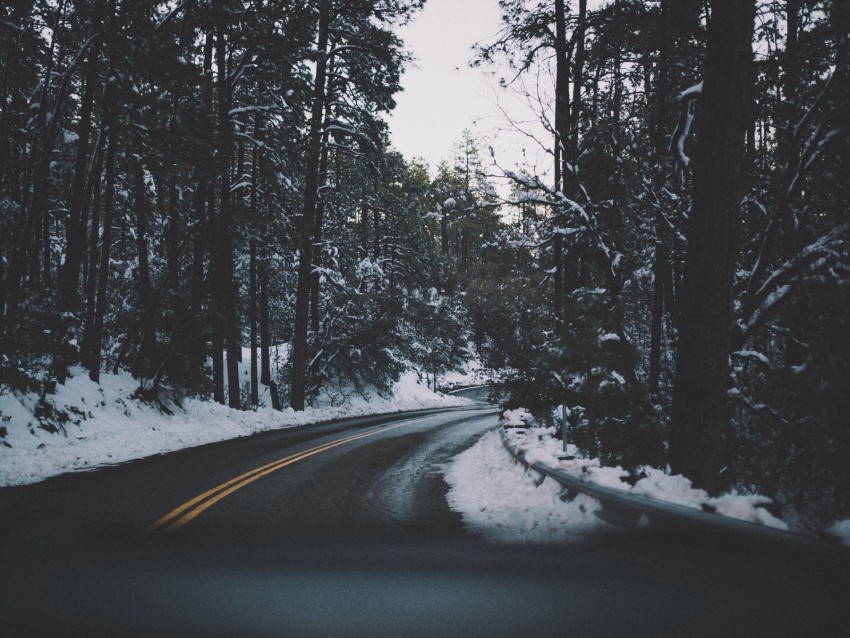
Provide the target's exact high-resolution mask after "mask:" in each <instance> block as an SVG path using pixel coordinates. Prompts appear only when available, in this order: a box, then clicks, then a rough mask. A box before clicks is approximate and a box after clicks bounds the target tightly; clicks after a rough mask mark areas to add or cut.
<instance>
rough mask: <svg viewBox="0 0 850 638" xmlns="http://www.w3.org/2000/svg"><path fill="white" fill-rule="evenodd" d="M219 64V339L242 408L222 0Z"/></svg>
mask: <svg viewBox="0 0 850 638" xmlns="http://www.w3.org/2000/svg"><path fill="white" fill-rule="evenodd" d="M213 9H214V11H215V12H216V31H217V35H216V65H217V66H218V125H219V129H218V135H219V140H218V141H219V144H218V174H219V188H220V195H219V200H220V203H219V208H220V212H219V228H218V230H219V242H218V244H219V245H218V249H219V275H220V277H221V279H220V281H219V289H220V291H221V295H222V305H221V311H222V312H223V314H224V317H223V319H224V321H223V322H222V323H223V326H222V327H223V329H224V330H223V334H222V335H221V337H220V339H221V340H222V341H223V342H224V344H225V345H226V348H227V398H228V401H227V403H228V405H229V406H230V407H231V408H240V407H242V401H241V398H240V395H239V355H240V353H239V317H238V313H237V309H236V286H235V280H234V272H233V270H234V265H233V232H234V230H235V229H234V224H233V211H232V210H231V206H230V164H229V162H230V152H231V147H232V145H233V140H232V132H231V125H230V114H229V110H230V96H229V91H230V90H229V86H228V79H227V41H226V39H225V13H224V10H223V8H222V6H221V0H215V2H214V3H213Z"/></svg>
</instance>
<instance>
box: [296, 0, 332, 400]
mask: <svg viewBox="0 0 850 638" xmlns="http://www.w3.org/2000/svg"><path fill="white" fill-rule="evenodd" d="M329 28H330V7H329V2H328V0H323V1H322V2H321V3H320V8H319V33H318V55H319V58H318V60H317V62H316V77H315V82H314V86H313V105H312V112H311V115H310V134H309V142H308V144H309V146H308V149H307V172H306V179H305V185H304V214H303V216H302V219H301V233H300V235H301V236H300V240H299V256H298V288H297V291H296V296H295V330H294V335H293V339H292V393H291V396H290V403H291V405H292V409H293V410H296V411H300V410H303V409H304V407H305V401H306V398H307V397H306V395H307V328H308V325H307V324H308V320H309V316H308V314H309V309H310V278H311V277H310V275H311V270H312V266H313V259H312V253H313V232H314V230H315V229H314V223H315V215H316V205H317V201H318V195H319V163H320V159H321V146H322V118H323V113H324V105H325V83H326V79H327V63H328V60H327V49H328V32H329Z"/></svg>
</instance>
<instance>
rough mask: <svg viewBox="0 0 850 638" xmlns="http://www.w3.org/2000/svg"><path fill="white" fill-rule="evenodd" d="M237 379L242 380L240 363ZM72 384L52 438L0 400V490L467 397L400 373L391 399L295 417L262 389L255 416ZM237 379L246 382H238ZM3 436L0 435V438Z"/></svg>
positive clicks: (350, 399) (11, 397) (127, 381)
mask: <svg viewBox="0 0 850 638" xmlns="http://www.w3.org/2000/svg"><path fill="white" fill-rule="evenodd" d="M244 359H245V362H246V363H244V364H242V365H241V366H240V368H242V369H240V376H242V375H246V374H247V365H248V364H247V357H245V358H244ZM72 372H73V378H70V379H68V380H67V382H66V383H65V385H63V386H59V387H58V389H57V391H56V394H53V395H48V397H47V399H48V401H49V403H50V404H51V408H52V410H53V411H54V415H59V414H64V415H66V416H62V417H61V418H60V419H56V418H55V417H54V419H53V420H54V421H57V420H59V421H61V419H65V418H67V420H65V421H64V422H63V423H62V424H61V429H60V431H59V432H58V433H50V432H48V431H46V430H44V429H42V428H41V427H40V425H39V420H38V419H37V418H36V416H35V414H34V413H35V411H36V408H37V403H38V396H36V395H33V394H30V395H15V394H12V393H10V392H8V390H7V391H6V393H5V394H2V396H0V427H2V428H4V429H5V435H4V436H0V486H8V485H21V484H25V483H34V482H36V481H40V480H43V479H45V478H47V477H49V476H53V475H56V474H62V473H64V472H71V471H79V470H90V469H93V468H97V467H101V466H104V465H112V464H115V463H121V462H124V461H129V460H132V459H138V458H142V457H145V456H151V455H154V454H162V453H164V452H171V451H174V450H179V449H182V448H187V447H193V446H197V445H203V444H205V443H212V442H215V441H222V440H226V439H232V438H236V437H240V436H247V435H249V434H254V433H256V432H262V431H266V430H275V429H281V428H288V427H294V426H298V425H305V424H309V423H317V422H320V421H327V420H331V419H337V418H344V417H352V416H360V415H367V414H380V413H387V412H400V411H405V410H416V409H422V408H435V407H450V406H458V405H465V404H467V403H469V401H468V400H467V399H463V398H460V397H453V396H448V395H444V394H436V393H434V392H432V391H431V390H429V389H428V388H427V387H426V385H425V381H424V379H421V380H420V378H419V375H418V374H417V373H416V372H408V373H406V374H405V375H403V376H402V377H401V378H400V379H399V381H398V382H397V383H396V384H395V387H394V388H393V393H392V395H391V396H389V395H387V396H371V397H370V398H369V399H366V398H363V397H361V396H359V395H357V394H353V393H351V394H349V395H348V396H347V402H345V403H342V404H340V399H341V395H339V394H337V395H334V394H330V395H328V396H323V397H320V402H319V406H318V407H315V408H308V409H307V410H304V411H303V412H294V411H293V410H292V409H289V408H287V409H284V410H283V411H282V412H278V411H275V410H272V409H271V408H270V407H266V406H267V405H268V403H269V402H268V390H267V389H264V390H265V396H261V404H262V407H260V408H259V409H257V410H250V411H240V410H232V409H230V408H227V407H225V406H222V405H219V404H217V403H214V402H212V401H208V400H207V401H204V400H199V399H184V400H183V401H182V402H181V403H180V405H168V406H167V407H168V408H169V409H170V410H171V411H173V415H169V414H167V413H165V412H163V410H161V409H160V408H159V407H158V406H156V405H152V404H149V403H144V402H141V401H138V400H135V399H132V398H131V396H132V395H133V393H134V392H135V391H136V389H137V388H138V381H136V380H134V379H133V378H132V377H131V376H130V375H129V374H126V373H122V374H117V375H113V374H102V375H101V383H100V385H97V384H95V383H92V382H91V381H90V380H89V378H88V376H87V374H86V371H85V370H83V369H82V368H77V369H74V370H73V371H72ZM243 378H247V376H244V377H243ZM2 433H3V430H0V434H2Z"/></svg>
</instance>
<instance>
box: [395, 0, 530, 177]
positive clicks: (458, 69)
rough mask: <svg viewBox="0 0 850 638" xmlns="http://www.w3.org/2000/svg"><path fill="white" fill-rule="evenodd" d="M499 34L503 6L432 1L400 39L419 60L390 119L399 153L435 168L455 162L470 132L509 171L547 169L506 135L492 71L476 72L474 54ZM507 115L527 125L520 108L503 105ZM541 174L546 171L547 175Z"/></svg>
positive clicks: (504, 101) (525, 143) (473, 0)
mask: <svg viewBox="0 0 850 638" xmlns="http://www.w3.org/2000/svg"><path fill="white" fill-rule="evenodd" d="M499 27H500V12H499V7H498V3H497V0H427V2H426V3H425V8H424V9H423V10H422V11H421V12H420V13H419V14H418V15H417V16H416V18H415V19H414V21H413V22H412V23H411V24H410V25H408V26H406V27H405V28H403V29H402V30H401V31H400V36H401V37H402V39H403V40H404V42H405V43H406V45H407V48H408V50H409V51H411V52H412V53H413V54H414V55H415V56H416V58H417V62H416V67H415V68H410V69H409V70H408V71H407V72H406V73H405V74H404V76H403V77H402V86H403V87H404V91H403V92H402V93H400V94H398V95H397V96H396V101H397V102H398V106H397V107H396V109H395V111H394V112H393V113H392V114H391V115H390V117H389V125H390V132H391V139H392V142H393V145H394V146H395V147H396V149H398V150H399V151H400V152H401V153H402V154H403V155H404V156H405V157H407V158H408V159H412V158H414V157H421V158H423V159H425V160H426V161H427V162H428V163H429V164H431V165H432V166H436V165H437V164H438V163H439V161H440V160H441V159H450V157H451V150H452V146H453V145H454V144H455V143H456V142H457V141H458V140H459V139H460V136H461V134H462V132H463V130H464V129H465V128H468V129H470V130H471V131H472V132H473V134H475V135H476V136H478V137H480V138H482V139H483V142H484V143H483V145H482V146H483V148H482V151H483V152H484V155H485V158H484V159H486V160H488V161H489V153H488V151H487V147H488V146H489V145H492V146H493V147H494V148H495V149H496V157H497V159H498V160H499V163H500V165H502V166H503V167H504V168H509V169H515V168H516V165H517V164H518V163H522V162H523V157H524V156H523V151H525V154H526V157H529V160H530V163H532V164H534V163H535V162H537V163H538V164H540V163H541V162H542V163H543V164H545V160H541V159H540V157H538V155H539V151H538V149H537V148H536V146H537V145H536V144H535V143H533V142H530V141H529V140H527V139H523V138H522V137H521V136H517V135H515V134H511V133H509V132H506V131H505V130H504V129H505V128H506V122H505V120H504V118H503V117H501V115H500V108H499V106H497V105H496V100H497V97H496V96H497V94H499V93H500V92H499V91H497V90H496V89H497V80H496V79H495V78H494V77H493V76H492V70H483V69H471V68H469V62H470V60H471V59H472V57H473V52H472V46H473V44H475V43H476V42H480V41H486V40H492V39H493V37H494V36H495V35H496V34H497V33H498V31H499ZM499 102H500V104H501V107H502V108H506V109H507V110H509V111H510V112H511V113H512V114H513V115H514V116H515V117H516V118H519V119H523V118H525V119H528V117H529V115H528V113H527V112H523V109H522V107H521V105H520V104H519V103H518V102H517V101H516V100H511V99H510V98H507V97H504V96H503V97H501V98H499ZM541 170H542V168H541Z"/></svg>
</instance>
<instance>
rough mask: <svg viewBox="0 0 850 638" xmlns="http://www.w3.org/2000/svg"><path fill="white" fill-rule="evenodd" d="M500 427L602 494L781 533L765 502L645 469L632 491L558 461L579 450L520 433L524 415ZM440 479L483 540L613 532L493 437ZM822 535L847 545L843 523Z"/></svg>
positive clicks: (532, 455)
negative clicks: (709, 513) (704, 512)
mask: <svg viewBox="0 0 850 638" xmlns="http://www.w3.org/2000/svg"><path fill="white" fill-rule="evenodd" d="M503 419H504V423H505V424H506V425H509V426H513V427H509V428H508V429H507V432H508V436H509V438H510V439H511V441H512V443H513V444H514V445H515V446H516V448H517V449H518V450H519V451H521V452H522V453H523V455H524V457H525V460H526V461H527V462H528V463H529V464H532V463H537V462H541V463H543V464H545V465H548V466H550V467H556V468H560V469H562V470H565V471H567V472H570V473H571V474H575V475H576V476H580V477H581V478H582V479H584V480H589V481H593V482H595V483H597V484H600V485H604V486H607V487H613V488H616V489H620V490H623V491H630V492H631V493H633V494H641V495H644V496H648V497H651V498H655V499H658V500H662V501H666V502H669V503H676V504H679V505H684V506H686V507H693V508H695V509H702V508H703V506H704V505H705V506H709V507H710V508H713V509H714V510H715V511H716V512H717V513H718V514H721V515H724V516H729V517H733V518H737V519H740V520H745V521H749V522H752V523H757V524H760V525H765V526H768V527H774V528H777V529H788V526H787V525H786V524H785V523H784V522H783V521H781V520H780V519H778V518H776V517H775V516H773V515H772V514H770V512H768V511H767V510H766V509H765V508H764V506H765V505H768V504H770V503H771V501H770V499H768V498H766V497H764V496H760V495H753V494H738V493H736V492H729V493H726V494H723V495H721V496H718V497H710V496H709V495H708V494H707V493H706V492H705V491H703V490H701V489H696V488H694V487H693V485H692V484H691V482H690V481H689V480H688V479H686V478H685V477H683V476H671V475H669V474H666V473H665V472H663V471H662V470H658V469H655V468H651V467H644V468H642V471H643V474H644V475H645V476H644V478H641V479H640V480H638V481H637V482H636V483H635V485H634V486H632V485H630V484H629V483H626V482H624V481H623V479H624V478H626V477H628V472H626V471H625V470H623V469H622V468H620V467H605V466H602V465H601V464H600V462H599V460H598V459H584V458H573V459H570V460H561V458H560V457H564V456H566V457H577V456H578V454H577V453H578V450H577V449H576V448H575V446H573V445H568V448H567V451H566V454H565V453H564V450H563V445H562V442H561V441H560V440H559V439H556V438H555V437H554V434H555V429H554V428H539V427H526V426H529V425H530V423H531V421H532V418H531V415H530V414H528V413H527V412H526V411H525V410H522V409H519V410H508V411H506V412H505V414H504V415H503ZM444 475H445V479H446V482H447V483H448V485H449V493H448V501H449V505H450V506H451V508H452V509H453V510H455V511H457V512H459V513H460V514H461V516H462V518H463V521H464V523H465V524H466V526H467V527H468V528H469V529H470V530H471V531H473V532H475V533H477V534H480V535H481V536H482V537H483V538H485V539H488V540H492V541H503V542H528V541H536V542H565V541H567V542H569V541H574V540H578V539H581V538H584V537H586V535H588V534H594V533H598V532H600V531H603V530H606V531H608V530H612V529H617V528H614V527H612V526H611V525H608V524H607V523H604V522H603V521H602V520H600V519H599V518H598V517H597V516H596V514H595V512H596V511H597V510H598V509H599V507H600V505H599V502H598V501H597V500H595V499H593V498H591V497H589V496H586V495H583V494H581V495H579V496H578V497H577V498H575V499H573V500H567V499H564V498H562V494H563V488H562V487H561V486H560V485H559V484H558V483H557V482H556V481H553V480H552V479H549V478H545V479H544V477H542V476H541V475H540V474H539V473H538V472H535V471H534V470H526V469H524V468H523V466H522V465H520V464H519V463H514V462H512V459H511V456H510V454H509V453H508V451H507V450H505V448H504V446H503V445H502V442H501V438H500V436H499V434H498V432H492V433H490V434H488V435H486V436H484V437H482V438H481V440H480V441H478V443H476V444H475V445H474V446H473V447H471V448H469V449H468V450H466V451H465V452H463V453H462V454H460V455H459V456H457V457H455V459H454V460H453V461H452V462H451V463H450V464H448V465H447V466H446V468H445V472H444ZM828 531H829V533H831V534H833V535H834V536H837V537H840V538H844V539H845V543H847V544H850V520H848V521H843V522H840V523H836V524H835V525H834V526H833V527H832V528H830V529H829V530H828Z"/></svg>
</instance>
